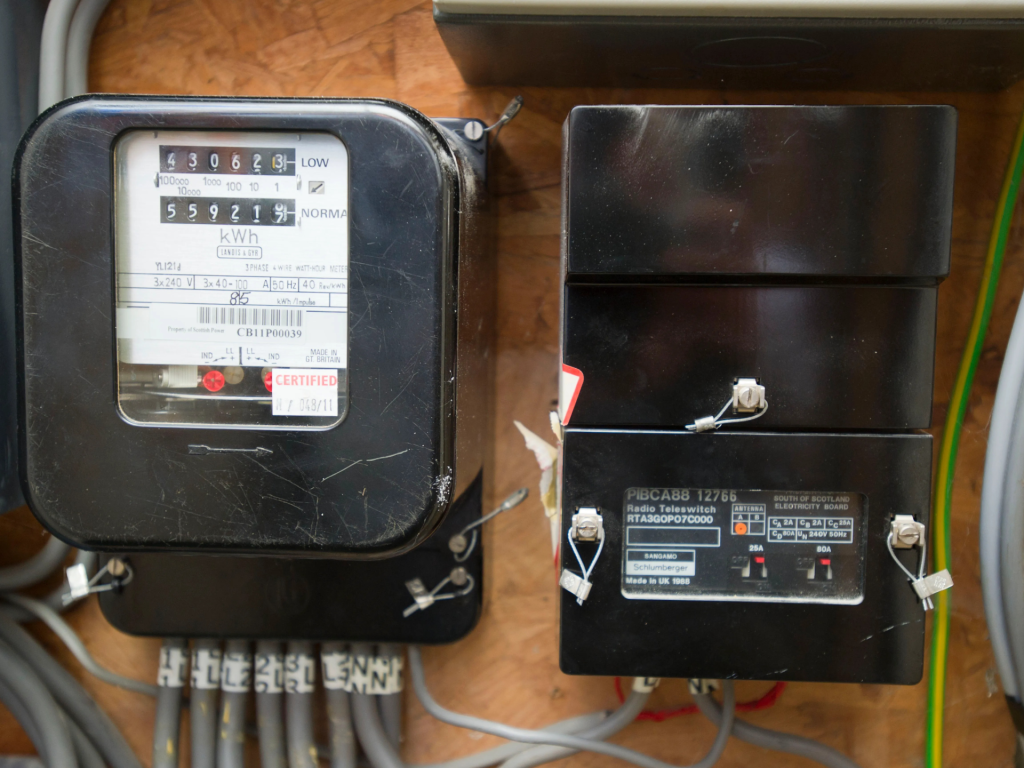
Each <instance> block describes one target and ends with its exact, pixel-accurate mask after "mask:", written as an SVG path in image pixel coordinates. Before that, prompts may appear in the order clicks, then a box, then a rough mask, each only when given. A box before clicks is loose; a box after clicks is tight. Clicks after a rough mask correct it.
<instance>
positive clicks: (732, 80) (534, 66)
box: [434, 3, 1024, 91]
mask: <svg viewBox="0 0 1024 768" xmlns="http://www.w3.org/2000/svg"><path fill="white" fill-rule="evenodd" d="M438 5H440V4H439V3H437V4H435V9H434V20H435V22H436V23H437V27H438V31H439V32H440V34H441V39H442V40H443V41H444V44H445V46H446V47H447V48H448V52H449V53H450V54H451V56H452V58H453V59H454V60H455V63H456V65H457V66H458V68H459V72H460V73H461V74H462V77H463V78H464V79H465V80H466V82H467V83H469V84H470V85H516V86H520V87H521V86H523V85H532V86H553V87H560V88H565V87H580V86H583V87H595V86H603V87H615V88H689V89H739V88H742V89H759V90H780V89H786V90H825V89H829V90H845V91H850V90H854V91H908V90H913V91H948V90H956V91H998V90H1001V89H1003V88H1007V87H1008V86H1010V85H1012V84H1013V83H1015V82H1017V81H1018V80H1020V79H1021V77H1024V55H1022V53H1021V51H1024V19H1021V18H1019V12H1018V13H1017V14H1016V15H1017V18H1012V17H1011V18H977V17H975V18H970V17H968V18H964V17H958V16H957V15H956V13H957V12H956V11H955V10H952V9H950V7H949V6H947V9H946V10H947V14H946V17H945V18H934V17H927V16H922V15H918V16H917V17H914V16H913V15H911V14H908V13H904V14H903V18H893V17H891V16H893V14H885V16H887V17H889V18H886V17H879V18H858V17H853V16H848V17H842V16H836V15H835V11H831V12H829V11H826V13H829V14H830V15H829V16H828V17H822V18H814V17H812V16H809V15H808V16H804V17H797V18H790V17H787V14H786V13H785V12H782V13H779V14H774V15H772V14H770V13H768V14H766V15H759V16H730V15H725V14H718V15H684V14H683V13H678V14H672V13H671V12H666V13H664V14H663V15H648V16H645V15H638V14H636V13H623V14H621V15H611V14H609V15H589V14H572V15H571V14H569V13H563V14H550V15H546V14H541V13H511V14H509V13H505V14H502V13H459V12H446V11H443V10H439V8H438V7H437V6H438ZM565 5H566V6H567V7H568V3H566V4H565ZM700 5H705V6H707V5H708V4H700ZM720 5H722V6H727V5H729V4H727V3H722V4H720ZM759 5H760V6H762V7H763V6H765V5H767V4H759ZM820 5H821V6H828V5H829V4H827V3H826V4H820ZM711 7H713V6H711ZM722 10H723V11H724V10H726V9H725V8H723V9H722ZM666 11H667V8H666ZM704 11H705V13H706V12H707V8H705V9H704Z"/></svg>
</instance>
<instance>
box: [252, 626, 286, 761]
mask: <svg viewBox="0 0 1024 768" xmlns="http://www.w3.org/2000/svg"><path fill="white" fill-rule="evenodd" d="M255 687H256V725H257V728H258V731H259V740H260V768H285V766H286V765H287V764H288V760H287V758H286V757H285V740H284V653H282V652H281V643H275V642H272V641H269V640H261V641H260V642H259V643H257V644H256V670H255Z"/></svg>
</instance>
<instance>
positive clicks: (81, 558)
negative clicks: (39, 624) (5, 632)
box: [0, 549, 96, 624]
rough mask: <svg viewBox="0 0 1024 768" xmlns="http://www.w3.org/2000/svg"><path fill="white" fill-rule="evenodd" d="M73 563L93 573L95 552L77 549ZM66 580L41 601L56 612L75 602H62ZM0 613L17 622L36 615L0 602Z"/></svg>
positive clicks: (65, 590) (34, 617) (22, 622)
mask: <svg viewBox="0 0 1024 768" xmlns="http://www.w3.org/2000/svg"><path fill="white" fill-rule="evenodd" d="M75 564H76V565H78V564H80V565H84V566H85V570H86V573H89V574H91V573H93V572H94V571H95V570H96V553H95V552H89V551H88V550H85V549H80V550H78V554H77V555H76V556H75ZM67 591H68V590H67V581H65V582H64V583H63V584H61V585H60V586H59V587H57V588H56V589H54V590H53V591H52V592H50V594H48V595H47V596H46V597H44V598H43V602H44V603H46V604H47V605H48V606H50V607H51V608H52V609H53V610H55V611H57V613H64V612H65V611H67V610H68V609H69V608H71V607H72V606H74V605H76V604H77V603H70V604H65V603H64V595H65V594H66V593H67ZM0 613H3V614H4V615H5V616H7V617H8V618H11V619H14V621H16V622H18V623H19V624H24V623H25V622H26V621H35V620H36V618H37V617H36V615H35V614H33V613H30V612H29V611H26V610H25V609H24V608H19V607H18V606H16V605H11V604H10V603H0Z"/></svg>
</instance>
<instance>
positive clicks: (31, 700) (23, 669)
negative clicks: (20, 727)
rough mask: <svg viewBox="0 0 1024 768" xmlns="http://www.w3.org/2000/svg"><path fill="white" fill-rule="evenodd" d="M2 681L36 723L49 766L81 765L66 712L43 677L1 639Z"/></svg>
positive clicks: (39, 746)
mask: <svg viewBox="0 0 1024 768" xmlns="http://www.w3.org/2000/svg"><path fill="white" fill-rule="evenodd" d="M0 682H2V683H3V684H4V685H5V686H6V687H7V689H8V690H9V691H10V692H11V694H12V695H14V696H15V697H17V698H18V700H19V701H20V702H21V704H22V707H24V709H25V710H26V712H27V716H28V717H29V718H30V719H31V720H32V721H33V722H34V723H35V725H36V728H37V729H38V734H37V737H38V738H39V739H40V741H39V742H34V743H35V746H36V749H37V750H39V753H40V754H42V755H45V762H46V766H47V768H78V758H77V757H76V756H75V747H74V744H73V742H72V741H71V733H70V731H69V730H68V725H67V722H66V721H65V719H64V713H63V712H61V711H60V707H58V706H57V702H56V701H55V700H54V698H53V696H52V695H51V694H50V691H48V690H47V688H46V685H44V683H43V681H42V680H40V679H39V678H38V677H37V676H36V675H35V674H33V672H32V670H31V669H30V668H29V667H28V665H26V664H24V663H23V662H22V660H21V659H20V658H19V656H18V654H17V652H16V651H15V650H14V649H13V648H11V647H10V646H9V645H8V644H7V643H4V642H0Z"/></svg>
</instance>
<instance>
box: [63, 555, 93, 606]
mask: <svg viewBox="0 0 1024 768" xmlns="http://www.w3.org/2000/svg"><path fill="white" fill-rule="evenodd" d="M66 573H67V577H68V587H69V588H70V590H71V592H70V595H71V599H72V600H78V599H80V598H83V597H85V596H86V595H88V594H89V572H88V571H87V570H86V569H85V566H84V565H83V564H82V563H75V564H74V565H72V566H71V567H70V568H68V569H67V571H66Z"/></svg>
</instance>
